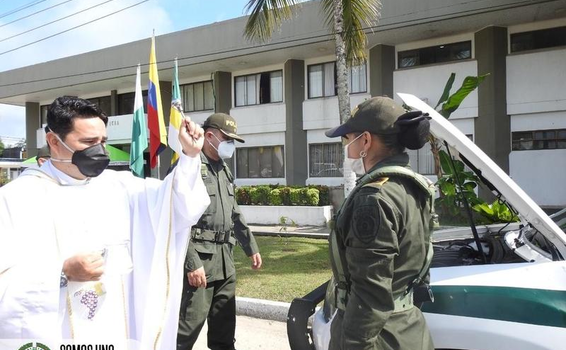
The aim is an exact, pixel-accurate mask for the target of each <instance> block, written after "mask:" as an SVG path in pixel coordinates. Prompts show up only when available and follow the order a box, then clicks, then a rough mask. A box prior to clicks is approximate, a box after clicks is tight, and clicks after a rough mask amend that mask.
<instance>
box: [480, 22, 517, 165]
mask: <svg viewBox="0 0 566 350" xmlns="http://www.w3.org/2000/svg"><path fill="white" fill-rule="evenodd" d="M475 54H476V59H477V62H478V75H484V74H488V73H489V76H488V77H487V78H486V79H485V80H484V81H483V83H482V84H481V85H480V86H479V88H478V118H476V119H475V121H474V129H475V132H474V134H475V140H474V141H475V143H476V144H477V145H478V146H479V147H480V148H481V149H482V150H483V151H484V152H485V153H486V154H487V155H488V156H489V157H490V158H491V159H493V161H495V163H497V165H499V166H500V167H501V169H503V170H504V171H505V172H507V173H509V153H510V152H511V121H510V118H509V116H508V115H507V91H506V78H507V76H506V73H507V67H506V61H505V59H506V56H507V28H502V27H487V28H485V29H482V30H480V31H479V32H476V33H475Z"/></svg>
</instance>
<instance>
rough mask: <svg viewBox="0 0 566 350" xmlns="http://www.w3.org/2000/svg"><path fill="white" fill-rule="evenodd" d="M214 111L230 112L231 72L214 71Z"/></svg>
mask: <svg viewBox="0 0 566 350" xmlns="http://www.w3.org/2000/svg"><path fill="white" fill-rule="evenodd" d="M213 84H214V111H215V112H219V113H226V114H229V113H230V108H232V73H230V72H214V78H213Z"/></svg>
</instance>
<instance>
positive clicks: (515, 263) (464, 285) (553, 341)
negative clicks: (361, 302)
mask: <svg viewBox="0 0 566 350" xmlns="http://www.w3.org/2000/svg"><path fill="white" fill-rule="evenodd" d="M399 97H401V99H402V100H403V101H404V102H405V103H406V104H407V105H409V106H411V107H413V108H415V109H418V110H421V111H423V112H426V113H429V115H430V116H431V117H432V120H431V133H432V134H434V136H435V137H437V138H438V139H441V140H442V141H445V142H446V144H447V145H448V146H449V147H450V149H451V150H452V151H453V153H454V152H455V153H457V154H458V156H459V157H460V158H461V159H462V160H463V161H464V162H465V163H466V164H467V165H468V166H469V167H470V168H471V169H472V170H473V171H474V172H475V173H476V174H477V175H478V176H479V177H480V178H481V179H482V181H483V182H484V183H485V184H487V185H488V187H489V188H490V189H492V191H493V192H494V194H496V195H497V196H498V197H500V198H501V199H502V200H504V201H505V202H506V203H508V204H509V205H510V206H511V207H513V208H514V210H515V211H516V212H517V214H518V216H519V218H520V220H521V221H520V222H518V223H512V224H507V225H506V224H500V225H491V226H477V227H470V228H468V229H461V228H460V229H453V230H444V231H437V232H435V234H434V236H433V237H434V240H435V242H434V246H435V256H434V259H433V263H432V268H431V287H432V290H433V293H434V299H435V300H434V303H425V304H424V305H423V307H422V311H423V312H424V315H425V317H426V320H427V323H428V326H429V329H430V331H431V333H432V336H433V341H434V345H435V348H436V349H451V350H454V349H459V350H464V349H466V350H505V349H510V350H562V349H566V261H565V258H566V234H565V233H564V231H563V230H562V229H561V228H560V227H559V225H564V224H565V223H566V210H563V211H561V212H559V213H558V214H557V215H555V216H554V220H553V218H550V217H549V216H548V215H546V214H545V213H544V212H543V211H542V209H540V207H539V206H538V205H537V204H536V203H534V202H533V201H532V199H531V198H530V197H529V196H528V195H527V194H526V193H525V192H524V191H523V190H522V189H521V188H520V187H519V186H518V185H517V184H515V182H513V180H511V178H509V176H508V175H507V174H505V172H504V171H503V170H501V169H500V168H499V167H498V166H497V165H496V164H495V163H494V162H493V161H492V160H491V159H490V158H489V157H488V156H487V155H486V154H485V153H484V152H483V151H482V150H480V149H479V148H478V147H477V146H476V145H475V144H474V143H473V142H472V141H470V140H469V139H468V138H467V137H466V136H465V135H464V134H462V133H461V132H460V131H459V130H458V129H457V128H456V127H454V126H453V125H452V124H451V123H450V122H449V121H448V120H446V119H445V118H444V117H442V116H441V115H440V114H438V113H437V112H436V111H435V110H434V109H432V108H431V107H430V106H428V105H427V104H425V103H424V102H422V101H421V100H419V99H418V98H417V97H415V96H412V95H409V94H401V93H400V94H399ZM473 231H476V233H477V236H478V237H479V239H481V244H480V245H481V247H482V249H481V250H483V254H482V253H480V251H479V250H478V248H477V247H478V246H477V245H476V244H475V240H474V238H473ZM325 291H326V286H325V285H323V286H320V287H319V288H317V289H316V290H314V291H312V292H311V293H309V294H308V295H306V296H304V297H303V298H297V299H295V300H294V301H293V303H292V304H291V308H290V309H289V317H288V321H287V333H288V336H289V343H290V345H291V349H292V350H307V349H309V350H312V349H314V348H315V346H316V350H326V348H327V346H328V327H326V326H327V325H326V324H325V323H326V321H325V318H324V316H323V312H324V311H323V308H320V309H319V310H318V311H316V313H315V307H316V305H317V304H319V303H320V302H321V301H322V300H323V299H324V294H325ZM313 314H314V316H313V318H314V322H313V327H312V328H310V327H309V326H308V324H309V322H308V319H309V317H310V316H311V315H313ZM313 339H314V341H313Z"/></svg>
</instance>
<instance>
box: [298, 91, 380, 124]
mask: <svg viewBox="0 0 566 350" xmlns="http://www.w3.org/2000/svg"><path fill="white" fill-rule="evenodd" d="M369 98H371V95H370V94H354V95H350V107H351V108H352V109H354V108H355V107H356V106H357V105H358V104H360V103H362V102H364V101H365V100H367V99H369ZM339 124H340V115H339V113H338V97H336V96H332V97H323V98H314V99H310V100H305V101H304V102H303V129H304V130H313V129H330V128H333V127H335V126H337V125H339Z"/></svg>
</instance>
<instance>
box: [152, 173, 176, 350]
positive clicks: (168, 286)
mask: <svg viewBox="0 0 566 350" xmlns="http://www.w3.org/2000/svg"><path fill="white" fill-rule="evenodd" d="M176 174H177V172H176V171H175V172H174V173H173V176H172V177H173V178H172V179H171V194H170V197H169V232H168V235H167V248H166V249H167V250H166V252H165V269H166V275H167V283H166V288H165V305H164V307H163V319H162V321H161V325H160V326H159V330H158V331H157V335H156V336H155V342H154V343H153V349H154V350H157V343H158V342H159V338H161V333H162V332H163V323H164V322H165V319H166V317H167V302H168V301H169V292H170V289H171V271H170V268H169V246H170V245H171V231H172V228H171V227H172V226H173V225H172V223H173V182H174V181H175V175H176Z"/></svg>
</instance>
